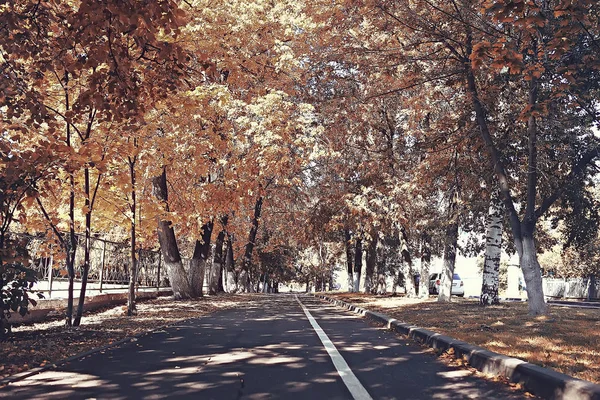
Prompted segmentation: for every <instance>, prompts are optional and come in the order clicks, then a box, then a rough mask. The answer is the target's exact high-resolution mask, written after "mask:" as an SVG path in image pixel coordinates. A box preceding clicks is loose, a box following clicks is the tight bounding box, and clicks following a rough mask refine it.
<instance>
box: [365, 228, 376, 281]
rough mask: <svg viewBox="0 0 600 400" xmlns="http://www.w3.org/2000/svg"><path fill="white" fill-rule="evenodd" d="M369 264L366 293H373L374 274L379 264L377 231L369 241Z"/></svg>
mask: <svg viewBox="0 0 600 400" xmlns="http://www.w3.org/2000/svg"><path fill="white" fill-rule="evenodd" d="M366 262H367V265H366V270H365V293H372V292H373V291H374V289H375V288H374V286H375V285H374V283H375V282H373V274H374V272H375V265H376V264H377V233H376V232H373V233H372V234H371V240H370V241H369V247H368V248H367V259H366Z"/></svg>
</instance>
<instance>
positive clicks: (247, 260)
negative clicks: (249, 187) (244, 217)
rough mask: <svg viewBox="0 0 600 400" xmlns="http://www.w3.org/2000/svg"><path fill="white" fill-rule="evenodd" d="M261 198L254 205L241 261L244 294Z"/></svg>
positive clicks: (248, 288)
mask: <svg viewBox="0 0 600 400" xmlns="http://www.w3.org/2000/svg"><path fill="white" fill-rule="evenodd" d="M262 204H263V198H262V196H261V197H259V198H258V200H256V204H255V205H254V217H253V218H252V227H251V228H250V233H249V234H248V242H247V243H246V248H245V250H244V259H243V261H242V270H244V271H245V272H246V274H245V276H246V279H245V280H244V282H243V285H244V287H245V291H246V292H250V290H251V287H250V267H251V266H252V251H253V250H254V244H255V243H256V233H257V232H258V220H259V218H260V214H261V211H262Z"/></svg>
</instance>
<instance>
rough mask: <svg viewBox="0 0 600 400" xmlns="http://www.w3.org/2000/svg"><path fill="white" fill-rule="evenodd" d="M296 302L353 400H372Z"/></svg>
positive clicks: (317, 325) (333, 347)
mask: <svg viewBox="0 0 600 400" xmlns="http://www.w3.org/2000/svg"><path fill="white" fill-rule="evenodd" d="M296 301H297V302H298V304H300V307H302V310H303V311H304V314H306V318H308V321H309V322H310V324H311V325H312V327H313V329H314V330H315V332H317V336H319V339H321V343H323V346H324V347H325V350H327V353H328V354H329V357H331V361H333V365H334V366H335V369H336V370H337V372H338V374H339V375H340V377H341V378H342V381H343V382H344V384H345V385H346V387H347V388H348V390H349V391H350V394H351V395H352V397H353V398H354V399H355V400H373V398H372V397H371V395H370V394H369V392H367V389H365V387H364V386H363V385H362V384H361V383H360V381H359V380H358V378H357V377H356V375H354V372H352V370H351V369H350V367H349V366H348V364H347V363H346V360H344V357H342V355H341V354H340V352H339V351H338V350H337V348H336V347H335V345H334V344H333V342H332V341H331V340H330V339H329V336H327V334H326V333H325V331H324V330H323V328H321V327H320V326H319V324H318V323H317V321H316V320H315V319H314V318H313V316H312V315H311V313H310V311H308V308H306V307H305V306H304V304H302V302H301V301H300V299H299V298H298V295H296Z"/></svg>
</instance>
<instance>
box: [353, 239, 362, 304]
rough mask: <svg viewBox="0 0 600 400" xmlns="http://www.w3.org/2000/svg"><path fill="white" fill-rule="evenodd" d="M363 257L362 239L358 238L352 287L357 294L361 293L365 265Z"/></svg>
mask: <svg viewBox="0 0 600 400" xmlns="http://www.w3.org/2000/svg"><path fill="white" fill-rule="evenodd" d="M362 256H363V250H362V239H360V238H357V239H356V246H355V251H354V285H353V286H352V289H353V290H354V291H355V292H357V293H358V292H360V275H361V274H362V265H363V262H362Z"/></svg>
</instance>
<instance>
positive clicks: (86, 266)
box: [73, 167, 92, 326]
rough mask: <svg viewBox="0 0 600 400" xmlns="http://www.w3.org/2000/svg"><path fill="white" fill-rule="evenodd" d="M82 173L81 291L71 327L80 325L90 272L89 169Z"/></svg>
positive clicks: (90, 209)
mask: <svg viewBox="0 0 600 400" xmlns="http://www.w3.org/2000/svg"><path fill="white" fill-rule="evenodd" d="M83 173H84V184H83V186H84V193H85V208H86V213H85V242H84V245H83V274H82V275H81V289H80V291H79V302H78V304H77V313H76V314H75V319H74V320H73V326H79V324H81V317H82V316H83V304H84V303H85V295H86V289H87V281H88V274H89V272H90V250H91V247H92V242H91V233H92V232H91V230H92V206H91V202H90V169H89V168H88V167H86V168H85V169H84V171H83Z"/></svg>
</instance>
